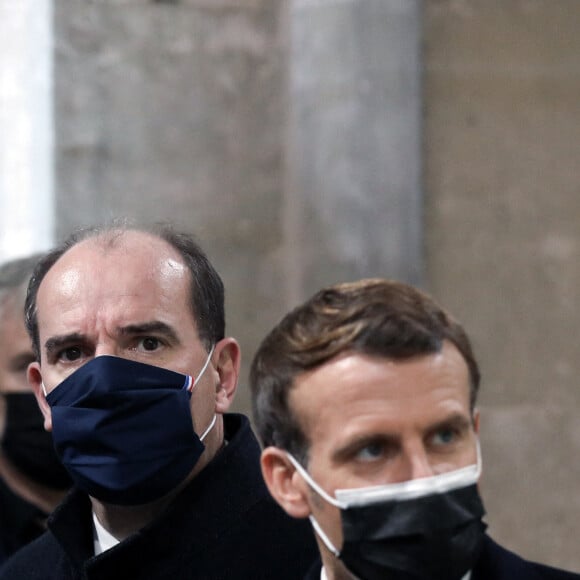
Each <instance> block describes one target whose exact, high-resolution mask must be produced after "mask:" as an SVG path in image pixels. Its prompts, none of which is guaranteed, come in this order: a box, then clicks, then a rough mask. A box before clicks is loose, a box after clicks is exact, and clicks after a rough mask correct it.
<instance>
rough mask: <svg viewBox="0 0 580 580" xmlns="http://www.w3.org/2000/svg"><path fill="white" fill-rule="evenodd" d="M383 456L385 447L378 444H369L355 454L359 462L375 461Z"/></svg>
mask: <svg viewBox="0 0 580 580" xmlns="http://www.w3.org/2000/svg"><path fill="white" fill-rule="evenodd" d="M384 454H385V445H384V444H383V443H380V442H376V443H369V444H368V445H365V446H364V447H362V448H361V449H359V450H358V451H357V453H356V459H357V460H359V461H375V460H376V459H379V458H380V457H382V456H383V455H384Z"/></svg>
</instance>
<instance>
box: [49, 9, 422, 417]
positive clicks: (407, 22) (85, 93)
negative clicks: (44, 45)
mask: <svg viewBox="0 0 580 580" xmlns="http://www.w3.org/2000/svg"><path fill="white" fill-rule="evenodd" d="M418 15H419V3H418V2H416V1H415V0H388V1H385V0H365V2H360V1H358V0H354V1H353V0H322V1H321V0H301V1H295V2H282V1H279V0H252V1H248V0H238V1H233V0H232V1H220V2H212V1H201V0H190V1H181V2H150V1H148V2H146V1H136V0H133V1H129V0H101V1H99V2H94V3H79V2H78V1H77V0H55V29H56V40H55V43H56V53H55V83H56V156H57V168H56V174H57V176H56V191H57V211H56V215H57V226H58V236H59V237H61V236H62V235H64V234H65V233H66V232H68V231H69V230H70V229H71V228H73V227H75V226H78V225H82V224H89V223H98V222H101V221H103V220H105V221H106V220H108V219H110V218H113V217H117V216H130V217H134V218H137V219H142V220H145V221H150V220H152V219H157V220H170V221H174V222H176V223H178V224H179V225H180V226H181V227H184V228H186V229H188V230H190V231H192V232H193V233H195V234H196V235H197V236H198V237H199V239H200V241H201V242H202V245H203V246H204V247H205V248H206V249H207V251H208V253H209V254H210V257H211V258H212V259H213V260H214V262H215V263H216V265H217V266H218V268H219V270H220V272H221V273H222V274H223V277H224V280H225V283H226V288H227V311H228V312H227V320H228V325H229V333H230V334H232V335H234V336H236V337H238V338H239V339H240V342H241V344H242V349H243V353H244V357H243V358H244V361H245V364H244V368H243V373H242V385H241V388H240V390H239V393H238V397H237V408H238V409H240V410H244V411H247V410H248V409H249V397H248V392H247V390H246V389H245V385H246V376H247V367H248V364H249V362H250V360H251V356H252V353H253V352H254V350H255V348H256V346H257V344H258V342H259V340H260V339H261V338H262V337H263V336H264V334H265V332H266V331H267V330H268V329H269V328H271V326H272V325H273V324H274V322H275V321H277V320H278V319H279V318H280V317H281V316H282V314H283V313H285V312H286V311H287V310H288V309H289V308H290V307H291V306H293V305H294V304H296V303H297V302H298V301H299V300H302V299H303V298H305V297H306V296H307V295H308V294H310V293H312V292H314V291H315V290H317V289H318V287H320V286H321V285H323V284H328V283H332V282H336V281H338V280H346V279H353V278H357V277H361V276H368V275H385V276H387V275H388V276H392V277H399V278H404V279H407V280H411V281H419V280H420V278H421V272H422V262H421V226H420V217H421V198H420V187H419V178H420V160H419V155H420V133H419V120H420V94H419V77H420V74H419V28H420V26H419V24H420V22H419V18H418Z"/></svg>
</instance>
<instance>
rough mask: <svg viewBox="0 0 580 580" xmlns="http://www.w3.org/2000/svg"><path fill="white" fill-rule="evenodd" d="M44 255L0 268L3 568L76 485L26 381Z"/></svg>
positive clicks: (0, 539) (0, 542)
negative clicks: (34, 286) (28, 301)
mask: <svg viewBox="0 0 580 580" xmlns="http://www.w3.org/2000/svg"><path fill="white" fill-rule="evenodd" d="M39 258H40V255H34V256H30V257H27V258H21V259H18V260H12V261H10V262H6V263H4V264H2V266H0V568H1V567H2V564H3V563H4V561H5V560H6V559H7V558H8V557H9V556H10V555H11V554H13V553H14V552H16V550H18V549H19V548H21V547H22V546H24V545H26V544H27V543H28V542H30V541H31V540H33V539H34V538H36V537H37V536H39V535H40V534H41V533H43V532H44V531H45V530H46V518H47V515H48V514H49V513H50V512H51V511H52V510H53V509H54V508H55V507H56V505H57V504H58V503H59V502H60V501H61V500H62V498H63V497H64V494H65V493H66V490H67V489H68V487H69V486H70V484H71V481H70V478H69V476H68V474H67V472H66V470H65V469H64V468H63V466H62V464H61V463H60V461H59V459H58V457H57V456H56V453H55V451H54V447H53V445H52V436H51V435H50V433H48V432H47V431H45V430H44V427H43V418H42V413H41V412H40V409H39V408H38V405H37V403H36V399H35V397H34V393H33V392H32V389H31V388H30V386H29V384H28V381H27V380H26V370H27V368H28V365H29V364H30V363H31V362H32V361H33V360H34V354H33V352H32V345H31V343H30V338H29V337H28V334H27V333H26V328H25V326H24V299H25V296H26V286H27V284H28V279H29V278H30V275H31V273H32V270H33V268H34V265H35V264H36V262H37V261H38V259H39Z"/></svg>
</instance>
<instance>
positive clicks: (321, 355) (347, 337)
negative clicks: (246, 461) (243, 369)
mask: <svg viewBox="0 0 580 580" xmlns="http://www.w3.org/2000/svg"><path fill="white" fill-rule="evenodd" d="M444 341H449V342H450V343H452V344H453V345H454V346H455V347H456V348H457V350H458V351H459V352H460V353H461V355H462V356H463V358H464V359H465V362H466V363H467V367H468V369H469V378H470V406H471V410H472V411H473V408H474V406H475V401H476V398H477V392H478V389H479V383H480V373H479V368H478V365H477V361H476V360H475V357H474V355H473V351H472V348H471V344H470V341H469V338H468V336H467V334H466V333H465V331H464V330H463V328H462V326H461V325H460V324H459V323H458V322H457V321H456V320H454V319H453V318H452V317H451V316H450V315H449V314H448V313H447V312H446V311H445V310H443V309H442V308H441V307H439V306H438V305H437V304H436V303H435V301H434V300H433V299H432V298H430V297H429V296H427V294H425V293H423V292H421V291H420V290H417V289H416V288H414V287H412V286H409V285H407V284H403V283H401V282H396V281H391V280H383V279H366V280H360V281H358V282H350V283H345V284H338V285H335V286H330V287H328V288H324V289H322V290H320V291H319V292H317V293H316V294H315V295H314V296H313V297H312V298H310V299H309V300H307V301H306V302H305V303H304V304H302V305H300V306H298V307H297V308H295V309H294V310H292V311H291V312H290V313H289V314H287V315H286V316H285V317H284V318H283V319H282V321H281V322H280V323H279V324H278V325H277V326H276V327H275V328H274V329H273V330H272V331H271V332H270V333H269V334H268V335H267V336H266V338H265V339H264V340H263V341H262V343H261V345H260V346H259V348H258V351H257V353H256V355H255V357H254V359H253V361H252V365H251V368H250V386H251V390H252V409H253V415H254V422H255V426H256V429H257V433H258V436H259V437H260V440H261V442H262V445H264V446H270V445H274V446H276V447H279V448H281V449H285V450H286V451H288V452H289V453H291V454H292V455H294V456H295V457H296V459H297V460H298V461H301V462H303V464H306V463H307V459H308V445H309V442H308V441H307V439H306V436H305V434H304V433H303V432H302V429H301V427H300V424H299V422H298V420H297V418H296V417H294V416H293V415H292V412H291V410H290V407H289V403H288V398H289V393H290V390H291V389H292V388H293V386H294V383H295V380H296V378H297V376H298V375H300V374H301V373H304V372H306V371H309V370H313V369H315V368H317V367H320V366H321V365H323V364H325V363H326V362H328V361H330V360H332V359H334V358H335V357H336V356H338V355H339V354H342V353H345V352H356V353H363V354H367V355H371V356H379V357H385V358H392V359H409V358H412V357H415V356H421V355H427V354H432V353H436V352H440V351H441V349H442V348H443V343H444Z"/></svg>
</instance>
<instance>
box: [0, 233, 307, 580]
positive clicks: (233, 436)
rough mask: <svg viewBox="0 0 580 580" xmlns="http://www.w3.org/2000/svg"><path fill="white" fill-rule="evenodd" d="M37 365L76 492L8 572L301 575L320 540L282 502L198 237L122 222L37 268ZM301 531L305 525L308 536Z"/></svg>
mask: <svg viewBox="0 0 580 580" xmlns="http://www.w3.org/2000/svg"><path fill="white" fill-rule="evenodd" d="M26 321H27V327H28V331H29V334H30V336H31V338H32V342H33V346H34V349H35V355H36V361H35V362H33V363H32V364H30V366H29V368H28V380H29V382H30V383H31V385H32V386H33V388H34V391H35V393H36V397H37V400H38V404H39V406H40V408H41V410H42V412H43V414H44V424H45V427H46V429H47V430H49V431H52V433H53V437H54V443H55V448H56V450H57V453H58V455H59V456H60V457H61V459H62V461H63V463H64V465H65V467H66V468H67V470H68V472H69V473H70V475H71V477H72V479H73V481H74V483H75V488H76V489H75V491H74V492H73V493H72V494H71V495H69V496H68V497H67V499H66V500H65V501H64V503H63V504H61V505H60V506H59V508H57V510H56V512H55V513H54V515H53V516H52V517H51V518H50V519H49V522H48V527H49V531H48V532H47V533H46V534H45V535H43V536H42V537H41V538H40V539H39V540H37V541H36V542H35V543H33V544H32V545H30V546H28V547H27V548H26V549H24V550H22V551H21V552H20V553H18V554H17V555H16V556H14V557H13V558H12V559H11V560H10V561H9V562H8V563H7V564H6V568H5V569H4V570H3V572H2V575H1V576H0V577H1V578H2V579H3V580H4V579H6V578H18V579H21V578H27V579H31V580H33V579H43V580H44V579H58V580H62V579H65V578H66V579H77V578H78V579H81V578H83V579H85V578H86V579H103V580H104V579H107V580H111V579H115V578H123V579H128V578H131V579H139V578H143V579H157V578H200V579H202V578H203V579H213V578H215V579H219V578H224V579H225V578H248V579H250V578H251V579H254V578H264V579H267V578H288V579H291V578H296V577H299V576H300V575H301V574H302V573H303V572H304V570H305V569H306V568H308V566H309V565H310V563H311V561H312V559H313V557H314V553H315V545H314V542H313V541H310V540H309V539H308V537H307V535H306V534H305V533H304V532H305V526H304V524H303V523H299V522H296V521H293V520H292V519H291V518H289V517H288V516H287V515H286V514H285V513H284V512H283V511H282V510H281V509H280V508H279V507H278V506H277V505H276V504H275V502H273V501H272V499H271V498H270V497H269V494H268V492H267V490H266V488H265V486H264V484H263V481H262V479H261V475H260V468H259V446H258V443H257V441H256V440H255V438H254V437H253V435H252V432H251V429H250V426H249V422H248V420H247V419H246V418H245V417H243V416H241V415H235V414H229V413H227V411H228V409H229V407H230V405H231V402H232V400H233V397H234V394H235V391H236V386H237V381H238V374H239V368H240V349H239V346H238V343H237V342H236V340H234V339H233V338H230V337H226V336H225V329H224V326H225V325H224V291H223V284H222V281H221V279H220V277H219V275H218V274H217V272H216V271H215V269H214V268H213V266H212V265H211V263H210V262H209V260H208V259H207V257H206V256H205V254H204V253H203V252H202V250H201V249H200V248H199V247H198V245H197V244H196V243H195V242H194V241H193V240H192V239H191V237H190V236H188V235H185V234H181V233H177V232H175V231H173V230H172V229H170V228H166V227H162V228H136V227H121V226H112V227H108V228H102V229H100V228H95V229H90V230H85V231H82V232H79V233H77V234H74V235H73V236H71V237H70V238H69V239H68V240H66V241H65V242H64V243H63V244H62V245H61V246H59V247H58V248H57V249H55V250H54V251H52V252H50V253H49V254H48V255H47V256H46V257H45V258H44V259H43V260H42V261H41V262H40V263H39V265H38V267H37V268H36V270H35V272H34V274H33V276H32V279H31V282H30V285H29V289H28V295H27V300H26ZM298 524H299V525H298Z"/></svg>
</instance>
